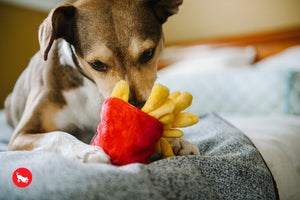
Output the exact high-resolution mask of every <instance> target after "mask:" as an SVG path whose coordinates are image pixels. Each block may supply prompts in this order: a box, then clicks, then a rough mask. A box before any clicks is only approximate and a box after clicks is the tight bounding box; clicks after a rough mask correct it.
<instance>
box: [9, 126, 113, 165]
mask: <svg viewBox="0 0 300 200" xmlns="http://www.w3.org/2000/svg"><path fill="white" fill-rule="evenodd" d="M9 150H32V151H48V152H55V153H58V154H60V155H62V156H64V157H66V158H69V159H72V160H78V161H80V162H84V163H110V158H109V156H108V155H107V154H106V153H105V152H104V151H103V150H102V149H101V148H100V147H97V146H92V145H88V144H85V143H83V142H81V141H79V140H78V139H77V138H75V137H74V136H72V135H70V134H68V133H65V132H61V131H55V132H49V133H42V134H36V133H22V134H17V136H16V137H15V138H14V139H13V140H12V141H11V143H10V145H9Z"/></svg>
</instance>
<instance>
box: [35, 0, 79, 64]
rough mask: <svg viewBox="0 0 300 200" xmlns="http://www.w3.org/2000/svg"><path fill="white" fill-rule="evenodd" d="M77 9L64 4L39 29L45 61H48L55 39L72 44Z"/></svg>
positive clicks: (52, 12) (50, 14) (53, 11)
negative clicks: (62, 39)
mask: <svg viewBox="0 0 300 200" xmlns="http://www.w3.org/2000/svg"><path fill="white" fill-rule="evenodd" d="M75 11H76V8H75V7H74V6H72V5H71V4H68V3H63V4H61V5H60V6H58V7H57V8H55V9H53V10H52V11H51V12H50V13H49V15H48V17H47V18H46V19H45V20H44V22H43V23H42V24H41V25H40V28H39V43H40V49H41V51H42V53H43V57H44V60H47V57H48V52H49V50H50V48H51V46H52V43H53V41H54V40H55V39H58V38H64V39H65V40H67V41H68V42H71V40H72V38H73V35H72V26H73V22H74V14H75Z"/></svg>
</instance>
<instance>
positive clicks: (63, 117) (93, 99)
mask: <svg viewBox="0 0 300 200" xmlns="http://www.w3.org/2000/svg"><path fill="white" fill-rule="evenodd" d="M63 95H64V97H65V99H66V102H67V105H66V106H64V108H63V109H62V110H61V111H60V112H58V113H57V115H56V118H55V123H56V125H57V126H58V128H60V129H61V130H65V129H66V128H71V127H70V126H74V127H76V128H77V129H81V130H86V129H93V130H96V128H97V125H98V123H99V122H100V111H101V106H102V103H103V97H102V96H101V95H100V93H99V92H98V90H97V87H96V86H95V85H94V84H93V83H92V82H90V81H89V80H86V79H85V80H84V85H83V86H82V87H79V88H77V89H73V90H69V91H64V92H63Z"/></svg>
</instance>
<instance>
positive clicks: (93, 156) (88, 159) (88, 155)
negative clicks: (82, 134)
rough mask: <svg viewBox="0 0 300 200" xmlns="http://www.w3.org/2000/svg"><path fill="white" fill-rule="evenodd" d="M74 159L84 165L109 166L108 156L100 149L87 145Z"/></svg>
mask: <svg viewBox="0 0 300 200" xmlns="http://www.w3.org/2000/svg"><path fill="white" fill-rule="evenodd" d="M75 159H76V160H78V161H81V162H84V163H108V164H111V161H110V158H109V156H108V155H107V154H106V153H105V152H104V151H103V149H102V148H100V147H97V146H91V145H87V146H86V148H84V149H82V151H80V152H78V154H77V155H76V157H75Z"/></svg>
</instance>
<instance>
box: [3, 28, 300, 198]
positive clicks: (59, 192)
mask: <svg viewBox="0 0 300 200" xmlns="http://www.w3.org/2000/svg"><path fill="white" fill-rule="evenodd" d="M299 33H300V31H299V29H297V31H295V30H288V31H284V32H276V33H270V34H260V35H255V36H249V37H248V36H247V37H241V38H230V39H226V40H225V39H224V40H223V39H222V40H206V41H190V42H185V43H178V44H171V45H170V44H169V45H167V48H166V50H165V52H164V53H163V55H162V57H161V60H160V62H159V69H160V70H159V72H158V80H157V82H159V83H162V84H164V85H166V86H168V87H169V88H170V90H171V91H175V90H179V91H189V92H191V93H192V94H193V96H194V101H193V105H192V106H191V107H190V108H189V110H188V111H190V112H193V113H195V114H197V115H198V116H199V123H198V124H196V125H194V126H192V127H189V128H185V129H183V131H184V133H185V135H184V137H185V139H187V140H188V141H190V142H192V143H194V144H195V145H196V146H197V147H198V148H199V151H200V153H201V155H200V156H193V155H191V156H182V157H175V158H168V159H162V160H159V161H155V162H153V163H151V164H149V165H143V164H138V163H136V164H131V165H126V166H123V167H115V166H111V165H107V164H81V163H78V162H75V161H71V160H67V159H65V158H63V157H61V156H59V155H56V154H54V153H48V152H27V151H20V152H6V149H7V145H8V142H9V139H10V137H11V134H12V130H11V129H10V127H9V126H8V125H7V124H6V122H5V114H4V111H1V112H0V127H1V129H0V130H1V134H0V151H1V152H0V163H1V164H0V199H71V198H72V199H291V200H292V199H295V200H296V199H300V189H299V188H300V147H299V142H300V46H298V45H300V34H299ZM20 167H25V168H28V169H30V171H31V172H32V176H33V178H32V183H31V184H30V185H29V186H28V187H26V188H18V187H17V186H15V185H14V183H13V182H12V174H13V172H14V170H16V169H17V168H20Z"/></svg>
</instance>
